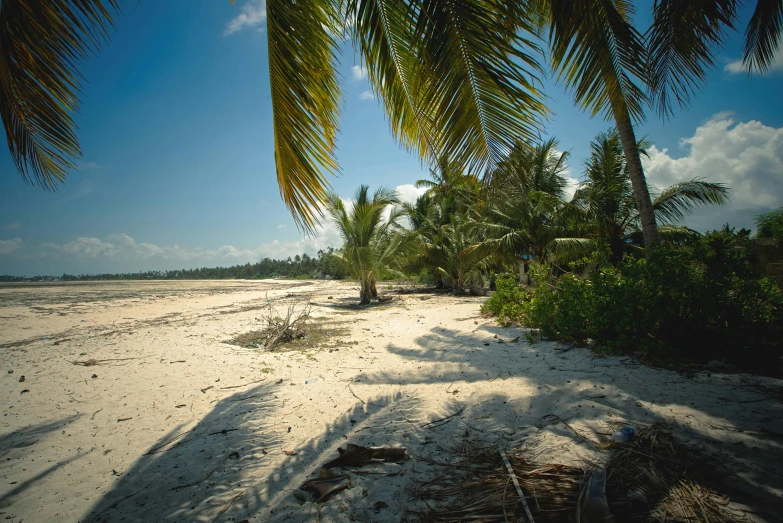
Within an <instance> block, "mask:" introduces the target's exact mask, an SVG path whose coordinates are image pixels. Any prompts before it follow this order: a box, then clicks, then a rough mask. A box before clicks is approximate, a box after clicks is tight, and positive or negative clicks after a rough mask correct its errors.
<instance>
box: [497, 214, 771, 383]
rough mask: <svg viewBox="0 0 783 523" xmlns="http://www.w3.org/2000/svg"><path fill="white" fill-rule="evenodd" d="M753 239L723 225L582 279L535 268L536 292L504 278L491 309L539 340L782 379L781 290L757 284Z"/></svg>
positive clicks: (766, 282) (767, 282)
mask: <svg viewBox="0 0 783 523" xmlns="http://www.w3.org/2000/svg"><path fill="white" fill-rule="evenodd" d="M749 237H750V234H749V231H747V230H742V231H739V232H735V231H734V230H733V229H729V228H725V229H724V230H722V231H714V232H713V233H710V234H707V235H705V236H703V237H701V238H699V239H698V240H695V241H693V242H691V243H690V244H688V245H686V246H685V247H681V248H671V247H670V248H661V249H658V250H656V251H653V252H652V253H650V254H649V255H648V256H647V257H644V258H639V259H634V258H632V257H628V256H627V257H625V258H624V259H623V260H622V261H621V262H620V263H618V264H617V265H616V266H611V265H603V266H602V265H601V264H600V263H599V268H596V269H593V270H592V271H591V272H590V273H588V275H587V276H585V277H579V276H576V275H574V274H568V273H567V274H564V275H562V276H560V277H555V276H553V275H552V274H551V271H550V270H549V269H548V268H546V267H536V268H534V269H533V278H534V281H535V282H536V289H535V291H534V292H532V293H527V292H526V291H524V290H522V289H519V288H518V287H516V286H514V288H513V289H512V288H510V287H508V285H510V284H511V283H513V280H504V281H503V283H502V287H501V281H500V280H499V281H498V293H496V295H495V296H493V297H492V298H491V299H490V300H489V301H488V302H487V304H486V305H485V308H486V309H487V310H490V311H492V312H495V313H496V314H498V316H499V317H500V319H501V321H502V322H504V323H507V322H509V321H519V322H520V323H522V324H523V325H527V326H530V327H534V328H538V329H540V331H541V335H542V336H546V337H550V338H553V339H558V340H562V341H585V340H587V339H588V338H591V339H593V340H594V341H595V347H596V349H598V350H601V351H608V352H612V353H622V354H627V353H635V354H637V355H639V356H640V357H642V358H643V359H646V360H648V361H657V362H671V361H675V360H677V361H683V360H684V361H692V362H706V361H709V360H713V359H717V360H724V361H726V362H728V363H733V364H736V365H738V366H740V367H742V368H745V369H749V370H754V371H761V372H778V370H779V369H780V363H781V356H783V293H781V290H780V289H779V288H778V287H777V286H776V285H775V283H774V281H772V280H770V279H760V278H758V274H756V272H755V264H754V263H753V249H752V248H751V242H750V240H749ZM599 261H600V260H599ZM514 285H515V284H514ZM501 289H502V291H501ZM515 289H516V290H515ZM520 292H521V294H519V293H520ZM515 293H516V294H515ZM496 296H497V298H496ZM493 299H494V300H493Z"/></svg>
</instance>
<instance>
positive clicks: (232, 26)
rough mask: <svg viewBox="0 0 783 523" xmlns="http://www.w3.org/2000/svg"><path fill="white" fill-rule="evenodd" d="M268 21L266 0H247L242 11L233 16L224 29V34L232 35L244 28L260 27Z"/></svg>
mask: <svg viewBox="0 0 783 523" xmlns="http://www.w3.org/2000/svg"><path fill="white" fill-rule="evenodd" d="M264 22H266V0H247V2H245V5H243V6H242V9H241V10H240V13H239V14H238V15H237V16H236V17H234V18H232V19H231V20H230V21H229V22H228V23H227V24H226V28H225V30H224V31H223V36H230V35H232V34H234V33H237V32H239V31H242V30H243V29H250V28H254V27H255V28H259V29H260V27H261V26H262V25H263V24H264Z"/></svg>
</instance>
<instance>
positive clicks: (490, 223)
mask: <svg viewBox="0 0 783 523" xmlns="http://www.w3.org/2000/svg"><path fill="white" fill-rule="evenodd" d="M557 148H558V142H557V140H556V139H555V138H551V139H549V140H547V141H545V142H543V143H539V144H537V145H535V146H532V147H531V146H530V145H527V144H523V143H521V142H518V143H517V144H516V145H515V146H514V148H513V149H512V150H511V152H510V153H509V155H508V157H507V158H505V159H504V160H503V161H501V162H500V164H499V165H498V167H497V169H496V170H495V171H494V172H493V174H492V181H491V185H490V187H489V191H490V195H491V197H490V198H489V203H488V205H487V209H486V212H485V213H484V215H483V217H482V219H481V220H480V221H479V223H477V226H476V227H477V231H478V232H479V233H480V235H481V240H480V241H478V242H477V243H476V244H474V245H473V246H471V248H470V249H471V250H474V251H476V253H482V254H484V255H486V256H494V257H495V258H497V259H498V260H499V261H501V262H505V263H518V264H519V268H520V276H523V275H524V274H525V273H526V272H527V264H528V263H529V262H531V261H536V262H540V261H543V260H544V259H545V252H546V248H547V246H548V245H549V244H550V243H551V242H552V240H554V239H555V238H558V237H559V236H561V235H562V232H563V231H562V227H561V224H560V221H561V220H560V211H561V209H562V207H563V206H564V202H563V199H564V197H565V191H564V190H565V187H566V185H567V180H566V178H565V176H564V174H565V171H566V169H567V160H568V153H567V152H566V153H560V152H558V150H557Z"/></svg>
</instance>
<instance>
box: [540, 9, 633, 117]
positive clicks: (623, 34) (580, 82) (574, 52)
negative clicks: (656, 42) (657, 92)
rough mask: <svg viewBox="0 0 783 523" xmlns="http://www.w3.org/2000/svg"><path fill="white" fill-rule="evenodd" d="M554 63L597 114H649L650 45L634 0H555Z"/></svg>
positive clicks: (585, 105) (577, 95)
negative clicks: (645, 82) (642, 83)
mask: <svg viewBox="0 0 783 523" xmlns="http://www.w3.org/2000/svg"><path fill="white" fill-rule="evenodd" d="M549 9H550V11H549V13H548V16H549V19H550V37H549V38H550V44H551V49H552V54H551V59H552V65H553V67H554V69H555V71H556V72H557V77H558V80H559V81H561V82H563V83H564V84H565V86H566V88H568V89H570V90H572V91H573V93H574V98H575V100H576V102H577V103H578V104H579V105H581V106H582V107H583V108H585V109H587V110H589V111H590V112H591V113H592V114H593V115H594V116H595V115H597V114H603V115H604V117H605V118H607V119H608V118H610V117H612V115H613V111H614V112H617V111H621V112H627V114H628V115H629V116H630V117H631V119H632V120H636V121H641V120H643V119H644V110H643V105H644V103H645V101H646V95H645V93H644V91H643V90H642V89H641V88H640V87H639V86H638V85H636V82H635V80H639V79H643V78H644V77H645V73H644V69H643V67H644V63H645V61H646V54H647V53H646V50H645V47H644V44H643V39H642V36H641V35H640V34H639V32H638V31H637V30H636V29H635V28H634V27H633V25H632V23H631V16H632V14H633V9H632V4H631V2H630V1H629V0H549Z"/></svg>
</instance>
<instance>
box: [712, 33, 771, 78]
mask: <svg viewBox="0 0 783 523" xmlns="http://www.w3.org/2000/svg"><path fill="white" fill-rule="evenodd" d="M781 38H783V35H781ZM723 70H724V71H726V72H727V73H729V74H746V73H747V69H746V68H745V66H744V65H742V60H732V61H731V62H729V63H727V64H726V65H725V66H724V67H723ZM780 73H783V49H781V48H778V51H777V53H776V54H775V58H774V59H773V61H772V64H771V65H770V66H769V69H768V70H767V71H766V72H765V73H764V75H772V74H780ZM754 74H758V73H754Z"/></svg>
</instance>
